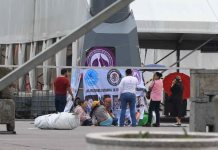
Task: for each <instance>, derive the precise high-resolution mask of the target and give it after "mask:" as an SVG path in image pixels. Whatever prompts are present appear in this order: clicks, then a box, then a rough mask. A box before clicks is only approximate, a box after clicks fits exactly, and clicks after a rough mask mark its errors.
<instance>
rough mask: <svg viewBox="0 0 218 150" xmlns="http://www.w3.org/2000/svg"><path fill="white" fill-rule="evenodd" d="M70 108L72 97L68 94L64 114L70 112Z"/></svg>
mask: <svg viewBox="0 0 218 150" xmlns="http://www.w3.org/2000/svg"><path fill="white" fill-rule="evenodd" d="M72 107H73V101H72V96H71V95H70V94H68V95H67V104H66V106H65V108H64V112H70V110H71V108H72Z"/></svg>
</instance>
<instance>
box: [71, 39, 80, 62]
mask: <svg viewBox="0 0 218 150" xmlns="http://www.w3.org/2000/svg"><path fill="white" fill-rule="evenodd" d="M78 48H79V46H78V41H75V42H73V43H72V66H77V65H78V58H77V56H78Z"/></svg>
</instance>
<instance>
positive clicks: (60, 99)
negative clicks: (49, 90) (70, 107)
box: [55, 95, 67, 112]
mask: <svg viewBox="0 0 218 150" xmlns="http://www.w3.org/2000/svg"><path fill="white" fill-rule="evenodd" d="M66 104H67V97H66V95H55V108H56V112H63V111H64V108H65V106H66Z"/></svg>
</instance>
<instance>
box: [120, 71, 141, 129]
mask: <svg viewBox="0 0 218 150" xmlns="http://www.w3.org/2000/svg"><path fill="white" fill-rule="evenodd" d="M137 83H138V79H137V78H136V77H133V76H132V70H131V69H127V70H126V77H124V78H123V79H122V80H121V82H120V85H119V93H118V98H119V99H120V100H121V114H120V126H121V127H123V126H124V122H125V114H126V108H127V104H129V108H130V116H131V119H132V126H133V127H134V126H136V115H135V113H136V111H135V107H136V106H135V104H136V87H137Z"/></svg>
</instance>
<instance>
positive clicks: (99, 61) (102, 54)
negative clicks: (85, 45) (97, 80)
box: [85, 47, 116, 67]
mask: <svg viewBox="0 0 218 150" xmlns="http://www.w3.org/2000/svg"><path fill="white" fill-rule="evenodd" d="M85 65H86V66H91V67H109V66H115V65H116V64H115V49H114V48H112V47H111V48H110V47H108V48H105V47H93V48H91V49H89V51H88V52H87V54H86V64H85Z"/></svg>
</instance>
